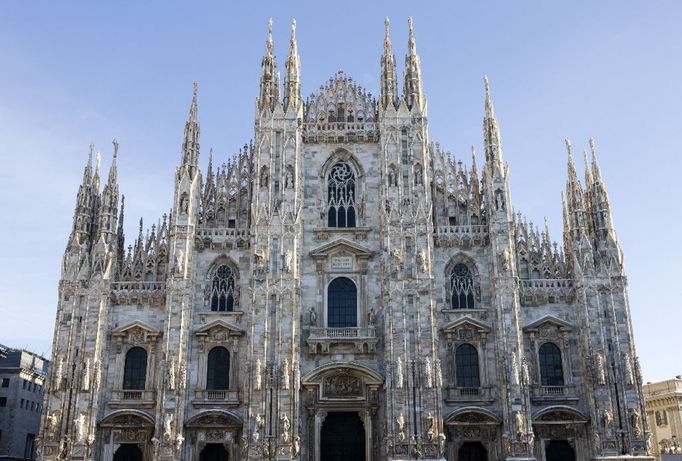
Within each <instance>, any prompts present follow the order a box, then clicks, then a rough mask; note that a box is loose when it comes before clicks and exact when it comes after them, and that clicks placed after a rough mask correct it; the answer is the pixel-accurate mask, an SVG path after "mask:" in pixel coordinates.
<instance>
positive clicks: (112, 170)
mask: <svg viewBox="0 0 682 461" xmlns="http://www.w3.org/2000/svg"><path fill="white" fill-rule="evenodd" d="M111 143H112V144H113V145H114V156H113V158H112V160H111V167H109V181H108V183H109V184H116V180H117V178H118V169H117V167H116V158H117V157H118V146H119V144H118V141H116V140H115V139H114V140H113V141H111Z"/></svg>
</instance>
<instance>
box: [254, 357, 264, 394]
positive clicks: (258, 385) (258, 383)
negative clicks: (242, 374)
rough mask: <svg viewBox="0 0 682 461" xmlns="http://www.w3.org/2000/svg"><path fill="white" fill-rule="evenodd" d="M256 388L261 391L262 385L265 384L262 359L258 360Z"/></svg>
mask: <svg viewBox="0 0 682 461" xmlns="http://www.w3.org/2000/svg"><path fill="white" fill-rule="evenodd" d="M255 374H256V376H255V378H256V390H257V391H259V390H261V387H262V385H263V363H262V362H261V361H260V359H258V360H256V372H255Z"/></svg>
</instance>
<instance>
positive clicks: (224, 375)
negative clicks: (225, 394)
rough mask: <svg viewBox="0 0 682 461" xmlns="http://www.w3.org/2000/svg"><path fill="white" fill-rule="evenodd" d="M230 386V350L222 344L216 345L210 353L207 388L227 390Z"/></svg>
mask: <svg viewBox="0 0 682 461" xmlns="http://www.w3.org/2000/svg"><path fill="white" fill-rule="evenodd" d="M229 388H230V352H229V351H228V350H227V349H225V348H224V347H222V346H218V347H214V348H213V349H211V351H210V352H209V353H208V366H207V375H206V389H209V390H225V389H229Z"/></svg>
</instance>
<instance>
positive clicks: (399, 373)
mask: <svg viewBox="0 0 682 461" xmlns="http://www.w3.org/2000/svg"><path fill="white" fill-rule="evenodd" d="M395 387H397V388H398V389H402V388H403V359H402V358H401V357H398V363H397V365H396V386H395Z"/></svg>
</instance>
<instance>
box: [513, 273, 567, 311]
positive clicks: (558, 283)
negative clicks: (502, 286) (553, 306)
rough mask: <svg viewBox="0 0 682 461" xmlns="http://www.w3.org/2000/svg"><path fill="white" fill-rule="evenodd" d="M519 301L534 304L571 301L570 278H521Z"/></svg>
mask: <svg viewBox="0 0 682 461" xmlns="http://www.w3.org/2000/svg"><path fill="white" fill-rule="evenodd" d="M520 282H521V303H522V304H524V305H527V306H536V305H540V304H546V303H558V302H566V303H568V302H571V300H572V297H573V281H572V280H571V279H525V280H524V279H521V280H520Z"/></svg>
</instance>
